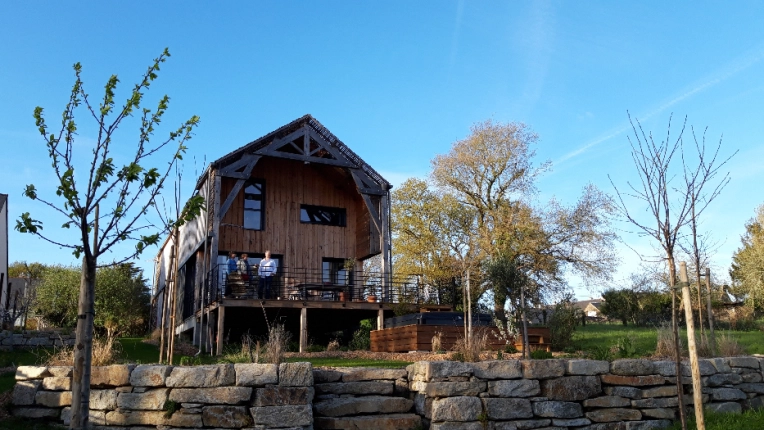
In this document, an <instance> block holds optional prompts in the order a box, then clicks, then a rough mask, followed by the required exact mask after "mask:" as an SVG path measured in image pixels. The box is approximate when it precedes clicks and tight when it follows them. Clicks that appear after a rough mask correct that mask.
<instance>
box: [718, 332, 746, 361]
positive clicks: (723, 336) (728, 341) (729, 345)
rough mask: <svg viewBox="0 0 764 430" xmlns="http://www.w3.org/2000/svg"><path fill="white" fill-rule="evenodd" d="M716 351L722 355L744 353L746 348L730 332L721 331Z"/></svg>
mask: <svg viewBox="0 0 764 430" xmlns="http://www.w3.org/2000/svg"><path fill="white" fill-rule="evenodd" d="M716 349H717V350H716V352H717V353H718V354H719V356H721V357H732V356H735V355H744V354H745V348H744V347H743V345H741V344H740V343H738V341H737V339H735V338H734V337H732V335H731V334H730V333H727V332H721V333H719V335H718V336H717V337H716Z"/></svg>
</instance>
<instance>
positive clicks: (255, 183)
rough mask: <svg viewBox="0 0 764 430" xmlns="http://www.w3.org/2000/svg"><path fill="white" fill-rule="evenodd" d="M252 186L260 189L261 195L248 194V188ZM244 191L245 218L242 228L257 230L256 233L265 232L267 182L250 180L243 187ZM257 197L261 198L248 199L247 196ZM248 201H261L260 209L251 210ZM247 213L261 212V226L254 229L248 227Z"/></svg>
mask: <svg viewBox="0 0 764 430" xmlns="http://www.w3.org/2000/svg"><path fill="white" fill-rule="evenodd" d="M251 186H256V187H259V191H260V194H251V193H247V188H249V187H251ZM243 190H244V208H243V210H244V218H243V220H242V227H244V228H245V229H247V230H256V231H263V230H265V180H264V179H249V180H247V182H246V183H245V184H244V187H243ZM248 195H249V196H256V197H259V198H247V196H248ZM247 200H251V201H259V202H260V209H249V208H247ZM247 211H251V212H259V213H260V225H259V226H256V227H252V226H249V225H247Z"/></svg>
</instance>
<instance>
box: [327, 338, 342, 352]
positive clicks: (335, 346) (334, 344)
mask: <svg viewBox="0 0 764 430" xmlns="http://www.w3.org/2000/svg"><path fill="white" fill-rule="evenodd" d="M339 349H340V341H338V340H337V339H334V340H333V341H331V342H329V344H328V345H326V350H327V351H338V350H339Z"/></svg>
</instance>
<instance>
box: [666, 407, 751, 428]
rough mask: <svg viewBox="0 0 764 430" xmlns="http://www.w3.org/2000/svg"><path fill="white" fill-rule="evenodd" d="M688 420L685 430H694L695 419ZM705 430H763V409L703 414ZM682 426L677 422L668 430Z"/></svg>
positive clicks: (707, 412) (692, 417)
mask: <svg viewBox="0 0 764 430" xmlns="http://www.w3.org/2000/svg"><path fill="white" fill-rule="evenodd" d="M688 418H691V419H688V422H687V430H696V429H697V426H696V425H695V417H694V415H691V416H690V417H688ZM705 422H706V430H761V429H764V409H761V410H758V411H747V412H744V413H742V414H715V413H711V412H709V411H706V413H705ZM681 428H682V424H681V423H680V422H679V421H677V422H675V423H674V425H673V426H671V427H669V428H668V430H681Z"/></svg>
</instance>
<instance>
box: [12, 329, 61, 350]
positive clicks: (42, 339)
mask: <svg viewBox="0 0 764 430" xmlns="http://www.w3.org/2000/svg"><path fill="white" fill-rule="evenodd" d="M74 341H75V337H74V334H73V333H66V332H61V331H37V330H22V331H20V332H16V331H10V330H2V331H0V351H12V350H13V349H14V348H24V349H30V348H52V347H54V346H56V347H60V346H72V345H74Z"/></svg>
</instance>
